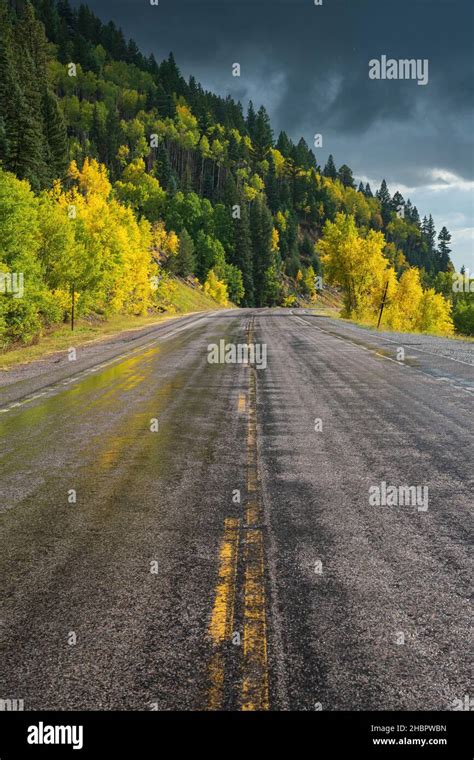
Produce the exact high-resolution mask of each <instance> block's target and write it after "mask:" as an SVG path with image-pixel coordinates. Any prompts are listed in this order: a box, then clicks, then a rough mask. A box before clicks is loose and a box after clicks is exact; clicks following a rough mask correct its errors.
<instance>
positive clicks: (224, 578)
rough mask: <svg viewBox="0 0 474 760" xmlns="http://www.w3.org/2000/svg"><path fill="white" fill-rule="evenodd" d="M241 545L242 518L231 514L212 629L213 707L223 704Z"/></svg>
mask: <svg viewBox="0 0 474 760" xmlns="http://www.w3.org/2000/svg"><path fill="white" fill-rule="evenodd" d="M238 548H239V520H237V519H234V518H227V519H226V520H225V522H224V537H223V539H222V544H221V547H220V551H219V577H218V581H217V586H216V592H215V598H214V607H213V609H212V614H211V620H210V622H209V629H208V633H209V636H210V638H211V639H212V642H213V644H214V646H215V647H216V648H217V649H216V651H215V652H214V655H213V657H212V659H211V663H210V665H209V681H210V688H209V697H208V709H209V710H218V709H219V708H220V706H221V704H222V697H223V691H224V668H225V662H224V651H223V645H224V643H225V642H226V641H228V640H229V639H230V638H231V637H232V633H233V626H234V606H235V585H236V576H237V559H238Z"/></svg>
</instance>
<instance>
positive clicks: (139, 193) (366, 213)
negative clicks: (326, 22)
mask: <svg viewBox="0 0 474 760" xmlns="http://www.w3.org/2000/svg"><path fill="white" fill-rule="evenodd" d="M450 240H451V235H450V233H449V231H448V230H447V229H446V228H445V227H443V229H442V230H441V231H440V232H439V234H437V233H436V230H435V228H434V222H433V219H432V218H431V216H428V217H424V218H423V219H422V220H421V219H420V217H419V214H418V211H417V209H416V207H415V206H413V205H412V203H411V202H410V200H409V199H407V200H405V199H404V198H403V197H402V196H401V195H400V193H395V194H394V195H393V197H392V196H391V195H390V192H389V189H388V187H387V184H386V182H385V181H384V180H383V181H382V183H381V185H380V188H379V190H377V192H375V193H373V192H372V189H371V188H370V186H369V185H368V184H366V185H362V183H360V184H359V186H358V187H357V186H356V183H355V181H354V178H353V174H352V171H351V169H350V167H348V166H347V165H345V164H343V165H342V166H340V167H339V169H337V168H336V165H335V163H334V159H333V157H332V156H329V159H328V160H327V162H326V164H325V166H324V167H322V166H320V165H319V164H318V159H317V156H316V155H315V152H314V151H313V150H312V149H311V148H310V147H309V146H308V145H307V143H306V142H305V141H304V139H301V140H299V142H298V143H294V142H293V141H292V140H291V139H290V138H289V137H288V135H287V134H286V133H285V132H281V133H280V134H279V136H278V137H277V138H276V137H275V136H274V133H273V130H272V126H271V123H270V119H269V117H268V114H267V113H266V111H265V108H264V107H263V106H261V107H260V108H258V110H257V109H255V108H254V106H253V104H252V103H250V105H249V108H248V110H247V113H246V114H244V113H243V109H242V106H241V104H240V103H236V102H235V101H233V100H232V99H231V98H225V99H224V98H221V97H218V96H216V95H215V94H213V93H210V92H206V91H205V90H203V88H202V87H201V86H200V85H199V84H198V83H197V82H196V81H195V79H194V78H193V77H191V78H190V79H189V81H186V80H185V79H184V78H183V77H182V76H181V73H180V71H179V68H178V66H177V64H176V62H175V60H174V58H173V55H172V54H170V55H169V57H168V58H167V59H165V60H164V61H162V62H161V63H158V62H157V61H156V60H155V58H154V57H153V56H149V57H145V56H143V55H142V53H141V52H140V51H139V49H138V48H137V46H136V44H135V43H134V42H133V40H126V39H125V37H124V36H123V34H122V32H121V31H120V30H119V29H117V27H116V26H115V25H114V24H113V23H112V22H111V23H109V24H103V23H102V22H101V21H100V20H99V19H98V18H97V17H96V16H95V15H94V14H93V13H92V12H91V11H90V10H89V9H88V8H87V7H86V6H84V5H81V6H80V7H79V8H72V7H71V6H70V5H69V3H68V0H59V2H55V0H35V1H34V2H33V3H30V2H28V1H27V0H16V1H15V2H14V3H13V2H9V1H8V0H0V350H5V349H8V348H9V347H11V346H13V345H14V346H17V345H18V344H20V343H22V344H25V345H28V344H32V343H36V342H38V340H40V339H41V338H42V336H44V335H46V334H50V333H51V331H52V330H54V329H55V328H57V327H59V326H61V325H64V324H65V323H67V322H68V321H69V320H70V319H71V311H72V307H73V305H74V310H75V316H76V318H77V319H79V320H81V319H97V320H102V321H103V320H107V319H112V318H114V317H117V316H119V315H123V316H125V317H133V318H146V317H152V316H153V315H156V314H158V313H161V312H163V310H165V311H169V312H173V310H176V309H178V310H181V309H182V305H180V299H181V300H182V299H184V300H186V298H189V299H191V300H192V298H193V296H191V293H197V292H200V293H201V294H202V295H203V296H205V297H206V298H207V299H209V303H211V302H212V303H213V304H214V305H215V304H216V303H217V304H219V305H226V304H227V303H229V302H231V303H232V304H236V305H241V306H248V307H252V306H258V307H261V306H275V305H282V306H291V305H294V304H295V303H298V302H299V301H314V300H315V299H317V294H318V278H322V282H323V283H324V284H327V285H329V286H331V285H332V286H334V287H337V288H339V289H341V290H342V293H343V315H344V316H345V317H349V318H354V319H359V320H367V321H368V322H373V321H375V320H376V318H377V313H378V309H379V307H380V303H381V300H382V298H383V294H384V293H385V292H386V308H385V312H384V322H385V323H386V324H387V325H389V326H391V327H392V328H393V329H403V330H422V331H426V332H430V331H433V332H441V333H444V334H452V333H453V332H454V331H457V332H459V333H465V334H472V333H473V330H474V327H473V326H474V294H472V293H469V292H463V293H455V292H454V290H453V278H454V276H455V273H454V267H453V265H452V262H451V258H450V253H451V248H450ZM176 277H179V278H181V280H182V281H189V282H190V283H192V284H193V285H194V288H191V290H190V291H189V294H188V295H187V296H185V295H184V293H185V292H188V291H183V290H182V289H180V290H179V291H176V290H174V288H175V283H176V279H175V278H176Z"/></svg>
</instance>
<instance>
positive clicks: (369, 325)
mask: <svg viewBox="0 0 474 760" xmlns="http://www.w3.org/2000/svg"><path fill="white" fill-rule="evenodd" d="M324 316H327V317H331V319H337V320H339V321H340V322H345V323H346V324H348V325H357V327H360V328H362V330H367V331H368V332H373V333H376V334H377V333H378V332H379V333H383V332H385V333H396V334H400V333H404V334H406V335H431V336H433V337H434V338H446V340H462V341H464V342H466V343H474V338H473V337H472V336H470V335H462V334H461V333H454V335H443V334H442V333H436V332H417V331H413V330H412V331H411V332H406V330H392V328H390V327H387V326H384V324H383V320H382V324H381V325H380V328H379V330H377V325H376V324H375V323H374V322H361V321H360V320H357V319H347V317H341V314H340V312H339V311H336V310H334V311H333V312H331V313H329V310H327V313H325V314H324Z"/></svg>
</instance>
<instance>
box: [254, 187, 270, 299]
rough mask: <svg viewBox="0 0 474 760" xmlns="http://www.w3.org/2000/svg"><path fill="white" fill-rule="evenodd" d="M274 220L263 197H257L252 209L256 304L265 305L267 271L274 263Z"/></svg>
mask: <svg viewBox="0 0 474 760" xmlns="http://www.w3.org/2000/svg"><path fill="white" fill-rule="evenodd" d="M272 230H273V221H272V216H271V214H270V211H269V209H268V207H267V205H266V203H265V200H264V199H263V198H262V197H257V198H256V199H255V201H254V202H253V203H252V206H251V209H250V234H251V238H252V252H253V279H254V288H255V305H256V306H264V305H265V273H266V271H267V269H268V268H269V267H270V266H271V264H272V258H273V257H272Z"/></svg>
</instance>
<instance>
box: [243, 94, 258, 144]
mask: <svg viewBox="0 0 474 760" xmlns="http://www.w3.org/2000/svg"><path fill="white" fill-rule="evenodd" d="M256 123H257V115H256V113H255V108H254V107H253V103H252V101H251V100H250V101H249V107H248V109H247V118H246V120H245V125H246V127H247V132H248V133H249V135H250V139H251V140H252V141H253V138H254V134H255V124H256Z"/></svg>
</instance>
